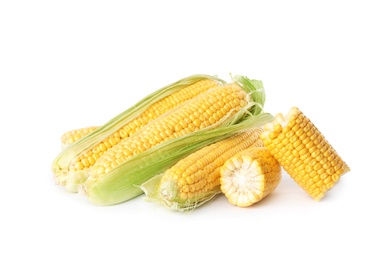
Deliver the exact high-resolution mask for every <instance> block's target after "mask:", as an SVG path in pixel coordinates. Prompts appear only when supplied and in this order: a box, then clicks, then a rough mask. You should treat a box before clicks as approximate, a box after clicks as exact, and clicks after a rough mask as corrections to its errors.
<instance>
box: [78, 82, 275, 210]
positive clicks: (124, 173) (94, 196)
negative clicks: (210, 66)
mask: <svg viewBox="0 0 390 260" xmlns="http://www.w3.org/2000/svg"><path fill="white" fill-rule="evenodd" d="M236 81H237V82H238V83H239V84H240V85H241V87H242V88H243V89H244V90H245V91H246V92H247V93H248V95H249V96H250V97H251V100H252V101H251V102H249V104H248V105H247V106H246V107H245V108H243V109H241V110H240V111H238V112H237V113H236V114H235V115H234V116H233V117H231V118H229V119H227V120H225V121H224V122H222V123H221V124H220V125H219V126H218V127H216V128H205V129H202V130H199V131H196V132H194V133H191V134H188V135H185V136H182V137H179V138H174V139H171V140H168V141H165V142H163V143H161V144H159V145H157V146H155V147H153V148H151V149H148V150H146V151H145V152H142V153H140V154H137V155H135V156H132V157H131V158H130V159H129V160H127V161H126V162H124V163H123V164H121V165H119V166H118V167H116V168H114V169H113V170H112V171H111V172H110V173H108V174H104V175H102V176H99V177H97V178H96V179H95V178H92V177H89V178H88V179H87V180H86V181H85V182H84V183H83V184H82V185H80V189H79V192H80V193H83V194H84V195H86V196H87V198H88V199H89V201H90V202H92V203H94V204H96V205H113V204H118V203H121V202H124V201H127V200H130V199H132V198H134V197H137V196H139V195H141V194H142V193H143V191H142V189H141V185H142V184H143V183H145V182H146V181H148V180H149V179H151V178H152V177H154V176H156V175H158V174H161V173H163V172H164V171H165V170H167V169H168V168H169V167H172V166H173V165H174V164H175V163H176V162H178V161H179V160H180V159H182V158H184V157H185V156H188V155H189V154H191V153H193V152H194V151H196V150H199V149H200V148H202V147H204V146H207V145H210V144H212V143H215V142H217V141H220V140H222V139H225V138H227V137H229V136H232V135H233V134H235V133H238V132H241V131H245V130H248V129H251V128H255V127H259V126H261V125H263V124H264V123H266V122H270V121H271V120H272V119H273V117H272V115H270V114H268V113H263V112H262V108H263V105H264V101H265V100H264V96H263V94H262V93H264V89H263V86H262V84H259V81H256V82H255V83H254V82H253V81H251V80H249V79H247V78H245V77H237V78H236ZM260 83H261V82H260Z"/></svg>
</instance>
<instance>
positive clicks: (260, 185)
mask: <svg viewBox="0 0 390 260" xmlns="http://www.w3.org/2000/svg"><path fill="white" fill-rule="evenodd" d="M220 173H221V190H222V192H223V193H224V194H225V196H226V197H227V198H228V200H229V202H230V203H231V204H233V205H235V206H239V207H248V206H251V205H253V204H254V203H257V202H259V201H261V200H262V199H264V198H265V197H266V196H268V195H269V194H270V193H271V192H273V191H274V190H275V189H276V187H277V186H278V185H279V183H280V180H281V178H282V171H281V167H280V165H279V163H278V162H277V160H276V159H275V158H274V157H273V156H272V155H271V154H270V152H269V151H268V150H267V149H265V148H264V147H252V148H248V149H246V150H243V151H241V152H240V153H238V154H236V155H235V156H233V157H232V158H230V159H229V160H227V161H226V162H225V164H224V165H223V167H222V168H221V172H220Z"/></svg>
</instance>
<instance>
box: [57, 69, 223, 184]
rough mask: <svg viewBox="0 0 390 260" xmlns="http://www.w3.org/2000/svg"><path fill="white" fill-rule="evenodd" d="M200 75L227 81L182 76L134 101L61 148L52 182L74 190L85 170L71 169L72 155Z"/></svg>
mask: <svg viewBox="0 0 390 260" xmlns="http://www.w3.org/2000/svg"><path fill="white" fill-rule="evenodd" d="M202 79H212V80H215V81H217V82H220V83H221V84H225V83H226V82H225V81H224V80H222V79H219V78H217V77H215V76H210V75H204V74H197V75H192V76H189V77H186V78H183V79H181V80H179V81H176V82H174V83H172V84H170V85H167V86H165V87H163V88H161V89H159V90H157V91H155V92H153V93H151V94H150V95H148V96H146V97H145V98H143V99H142V100H140V101H139V102H138V103H136V104H135V105H133V106H131V107H130V108H128V109H127V110H125V111H123V112H122V113H120V114H119V115H117V116H115V117H114V118H112V119H111V120H109V121H108V122H107V123H106V124H104V125H103V126H101V127H99V128H97V129H96V130H95V131H93V132H91V133H89V134H88V135H86V136H85V137H83V138H81V139H79V140H78V141H76V142H75V143H73V144H71V145H69V146H68V147H66V148H65V149H64V150H62V151H61V152H60V153H59V154H58V156H57V157H56V158H55V159H54V161H53V163H52V171H53V173H54V178H55V182H56V183H57V184H59V185H61V186H65V188H66V189H67V190H68V191H71V192H77V190H78V186H79V185H80V184H81V183H83V182H84V181H85V180H86V179H87V177H88V171H87V170H84V171H77V172H72V171H70V170H69V165H70V164H71V162H72V160H73V159H74V158H76V157H78V156H79V155H80V154H82V153H83V152H85V151H87V150H89V149H91V148H92V147H94V146H95V145H96V144H99V143H100V142H101V141H103V140H104V139H106V138H107V137H109V136H110V135H112V134H113V133H115V132H116V131H118V130H119V129H121V128H122V127H123V126H124V125H125V124H126V123H127V122H129V121H131V120H133V119H134V118H136V117H138V116H139V115H140V114H142V112H144V111H145V110H146V109H147V108H148V107H150V106H151V105H152V104H153V103H156V102H157V101H159V100H161V99H163V98H165V97H167V96H169V95H171V94H172V93H175V92H177V91H179V90H180V89H182V88H185V87H187V86H188V85H191V84H193V83H195V82H197V81H199V80H202Z"/></svg>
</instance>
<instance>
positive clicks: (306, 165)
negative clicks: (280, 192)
mask: <svg viewBox="0 0 390 260" xmlns="http://www.w3.org/2000/svg"><path fill="white" fill-rule="evenodd" d="M264 130H265V131H264V133H263V134H262V135H261V139H262V140H263V141H264V146H265V147H266V148H267V149H268V150H269V151H270V153H271V154H272V155H273V156H274V157H275V158H276V160H277V161H278V162H279V163H280V165H281V166H282V167H283V168H284V170H285V171H286V172H287V173H288V174H289V175H290V176H291V177H292V178H293V179H294V181H295V182H296V183H298V184H299V186H300V187H301V188H303V190H305V191H306V192H307V193H308V194H309V195H310V196H311V197H312V198H314V199H315V200H317V201H319V200H321V199H322V198H323V197H324V195H325V194H326V192H327V191H328V190H329V189H331V188H332V187H333V186H334V184H335V183H337V182H338V180H339V179H340V176H341V175H343V174H345V173H346V172H348V171H349V170H350V168H349V167H348V165H347V164H346V163H345V162H344V161H343V160H342V159H341V157H340V156H339V155H338V154H337V152H336V151H335V149H334V148H333V147H332V146H331V145H330V144H329V142H328V141H327V140H326V139H325V137H324V136H323V135H322V134H321V132H320V131H319V130H318V129H317V127H316V126H315V125H314V124H313V123H312V122H311V121H310V119H309V118H307V117H306V116H305V115H304V114H303V113H302V112H301V111H300V110H299V109H298V108H296V107H292V108H291V109H290V111H289V112H288V113H287V114H286V116H283V115H282V114H277V115H276V116H275V120H273V121H272V122H271V123H269V124H266V125H264Z"/></svg>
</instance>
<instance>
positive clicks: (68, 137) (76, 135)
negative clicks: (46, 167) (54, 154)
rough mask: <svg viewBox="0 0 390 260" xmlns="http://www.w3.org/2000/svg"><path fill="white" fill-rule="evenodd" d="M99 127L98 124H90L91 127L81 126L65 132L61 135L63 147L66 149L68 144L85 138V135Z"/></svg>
mask: <svg viewBox="0 0 390 260" xmlns="http://www.w3.org/2000/svg"><path fill="white" fill-rule="evenodd" d="M97 128H98V126H90V127H85V128H80V129H76V130H71V131H68V132H66V133H64V134H63V135H62V136H61V146H62V149H64V148H65V147H67V146H68V145H70V144H72V143H74V142H76V141H77V140H79V139H81V138H83V137H84V136H86V135H88V134H89V133H91V132H93V131H95V130H96V129H97Z"/></svg>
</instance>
